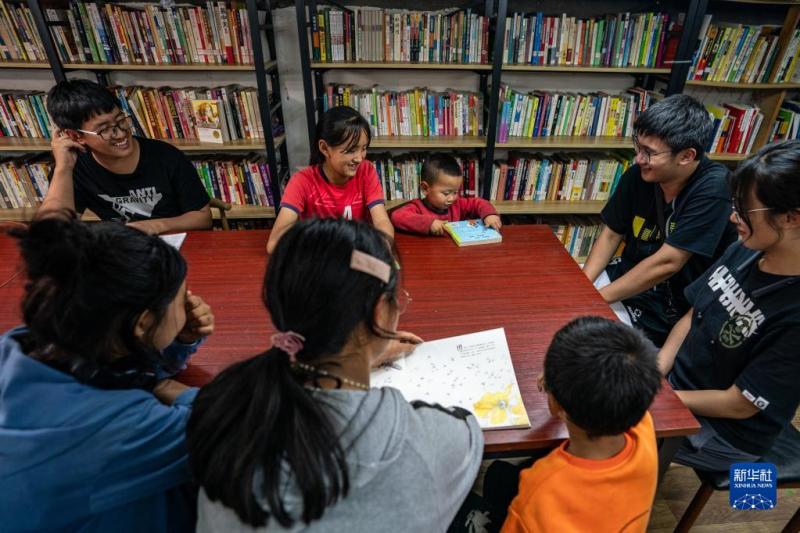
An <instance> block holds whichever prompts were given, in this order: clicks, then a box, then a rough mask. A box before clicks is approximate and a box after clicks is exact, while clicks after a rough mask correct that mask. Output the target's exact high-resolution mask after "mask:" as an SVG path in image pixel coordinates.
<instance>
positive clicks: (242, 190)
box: [192, 154, 275, 206]
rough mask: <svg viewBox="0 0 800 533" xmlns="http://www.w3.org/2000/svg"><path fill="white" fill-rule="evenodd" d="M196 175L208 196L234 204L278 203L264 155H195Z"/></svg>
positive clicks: (267, 204) (265, 204)
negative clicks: (232, 156)
mask: <svg viewBox="0 0 800 533" xmlns="http://www.w3.org/2000/svg"><path fill="white" fill-rule="evenodd" d="M192 164H193V165H194V167H195V168H196V169H197V175H198V176H200V180H201V181H202V182H203V185H204V186H205V188H206V192H208V194H209V196H212V197H214V198H219V199H220V200H223V201H225V202H228V203H231V204H235V205H258V206H269V205H275V202H274V201H273V199H272V189H271V188H270V174H269V165H268V164H267V161H266V159H264V158H263V157H260V156H257V155H254V154H250V155H247V156H245V157H239V158H231V157H230V156H223V157H222V158H214V159H205V158H204V159H193V160H192Z"/></svg>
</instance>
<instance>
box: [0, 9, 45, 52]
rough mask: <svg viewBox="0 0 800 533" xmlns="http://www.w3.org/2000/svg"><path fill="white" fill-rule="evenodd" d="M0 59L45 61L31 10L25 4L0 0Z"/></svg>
mask: <svg viewBox="0 0 800 533" xmlns="http://www.w3.org/2000/svg"><path fill="white" fill-rule="evenodd" d="M0 60H3V61H30V62H33V63H37V62H45V61H47V55H46V54H45V51H44V46H43V45H42V40H41V38H40V37H39V33H38V32H37V31H36V24H34V22H33V16H32V15H31V10H30V8H29V7H28V6H26V5H20V4H11V3H6V2H4V1H3V0H0Z"/></svg>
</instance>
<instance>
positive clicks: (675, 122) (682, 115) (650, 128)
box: [633, 94, 714, 159]
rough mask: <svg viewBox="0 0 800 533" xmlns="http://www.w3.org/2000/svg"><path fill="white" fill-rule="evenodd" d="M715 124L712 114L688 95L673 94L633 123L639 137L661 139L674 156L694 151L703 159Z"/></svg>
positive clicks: (648, 109) (654, 105)
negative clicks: (682, 152)
mask: <svg viewBox="0 0 800 533" xmlns="http://www.w3.org/2000/svg"><path fill="white" fill-rule="evenodd" d="M713 129H714V122H713V121H712V120H711V115H709V113H708V110H707V109H706V108H705V107H704V106H703V104H701V103H700V102H698V101H697V100H695V99H694V98H692V97H691V96H689V95H688V94H673V95H672V96H668V97H666V98H664V99H663V100H660V101H658V102H656V103H655V104H653V105H651V106H650V107H649V108H647V109H646V110H645V111H644V112H643V113H642V114H641V115H639V117H638V118H637V119H636V121H635V122H634V123H633V130H634V131H635V132H636V135H652V136H653V137H658V138H659V139H661V140H662V141H664V143H665V144H666V145H667V146H669V147H670V149H671V150H672V152H673V153H675V152H680V151H681V150H686V149H687V148H694V149H695V151H696V152H697V156H696V158H695V159H700V158H701V157H702V156H703V153H704V152H705V150H706V147H707V146H708V143H709V141H710V140H711V134H712V130H713Z"/></svg>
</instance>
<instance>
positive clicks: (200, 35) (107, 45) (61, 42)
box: [45, 0, 253, 65]
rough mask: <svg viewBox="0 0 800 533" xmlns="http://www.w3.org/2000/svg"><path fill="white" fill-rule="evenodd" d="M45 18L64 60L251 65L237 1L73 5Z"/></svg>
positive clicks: (244, 12) (245, 25)
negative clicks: (187, 3) (189, 3)
mask: <svg viewBox="0 0 800 533" xmlns="http://www.w3.org/2000/svg"><path fill="white" fill-rule="evenodd" d="M45 16H46V18H47V19H48V20H49V21H51V22H55V23H57V24H56V25H53V26H51V30H52V35H53V40H54V42H55V44H56V48H57V49H58V51H59V55H60V57H61V60H62V61H64V62H69V63H103V64H122V65H192V64H195V65H252V64H253V50H252V46H251V38H250V23H249V19H248V17H247V10H246V9H245V7H244V6H243V5H242V4H237V3H236V2H234V3H230V2H206V3H205V7H202V6H186V5H182V6H174V7H168V8H165V7H162V5H159V4H140V5H135V4H130V5H128V4H122V5H120V3H118V2H107V3H98V2H78V1H74V0H72V1H70V2H69V6H68V8H67V9H55V8H49V9H46V10H45Z"/></svg>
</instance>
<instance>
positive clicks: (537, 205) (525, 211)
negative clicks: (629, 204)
mask: <svg viewBox="0 0 800 533" xmlns="http://www.w3.org/2000/svg"><path fill="white" fill-rule="evenodd" d="M409 201H410V200H388V201H387V202H386V208H387V209H394V208H396V207H400V206H401V205H403V204H406V203H408V202H409ZM492 205H493V206H495V208H496V209H497V212H498V213H500V214H501V215H597V214H599V213H600V211H602V210H603V206H605V205H606V202H605V200H581V201H576V202H566V201H563V200H542V201H538V202H534V201H530V200H529V201H523V200H494V201H492ZM228 216H230V215H228Z"/></svg>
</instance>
